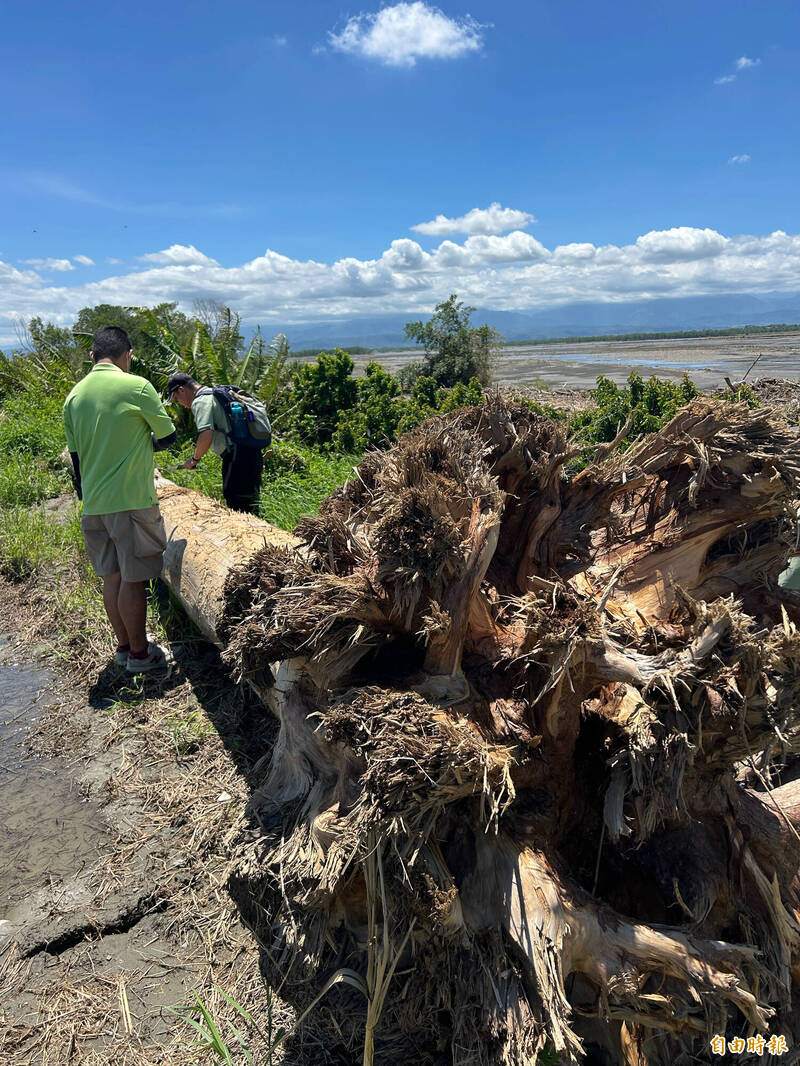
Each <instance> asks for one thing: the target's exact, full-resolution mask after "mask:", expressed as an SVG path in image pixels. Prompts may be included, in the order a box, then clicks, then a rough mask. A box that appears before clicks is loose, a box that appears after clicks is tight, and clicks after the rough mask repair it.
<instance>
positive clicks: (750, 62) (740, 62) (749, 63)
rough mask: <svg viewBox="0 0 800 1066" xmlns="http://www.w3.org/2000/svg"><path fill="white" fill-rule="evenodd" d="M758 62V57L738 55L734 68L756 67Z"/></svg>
mask: <svg viewBox="0 0 800 1066" xmlns="http://www.w3.org/2000/svg"><path fill="white" fill-rule="evenodd" d="M760 62H761V60H760V59H750V58H749V57H748V56H739V58H738V59H737V60H736V69H737V70H747V68H748V67H757V66H758V64H759V63H760Z"/></svg>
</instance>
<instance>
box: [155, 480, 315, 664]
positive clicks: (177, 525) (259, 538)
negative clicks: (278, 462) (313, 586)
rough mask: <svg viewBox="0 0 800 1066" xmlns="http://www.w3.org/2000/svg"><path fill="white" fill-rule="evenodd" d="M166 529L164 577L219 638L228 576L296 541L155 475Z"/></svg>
mask: <svg viewBox="0 0 800 1066" xmlns="http://www.w3.org/2000/svg"><path fill="white" fill-rule="evenodd" d="M156 492H157V494H158V503H159V506H160V508H161V513H162V515H163V516H164V525H165V527H166V532H167V548H166V551H165V552H164V572H163V575H162V576H163V578H164V581H166V583H167V584H168V585H169V587H170V590H171V591H172V593H173V595H174V596H175V597H176V599H177V600H178V601H179V603H180V604H181V606H182V607H183V608H184V610H185V611H186V613H187V614H188V615H189V617H190V618H191V619H192V621H193V622H194V623H195V625H196V626H197V627H198V629H199V630H200V632H201V633H203V634H204V636H206V637H208V639H209V640H212V641H214V642H216V643H219V642H220V629H223V628H224V627H223V626H222V624H221V623H222V614H223V605H224V597H223V589H224V586H225V582H226V580H227V578H228V574H229V573H230V572H231V571H232V570H235V569H237V568H238V567H241V566H244V565H245V564H246V563H247V562H248V560H249V559H251V558H252V556H253V555H254V554H255V553H256V552H257V551H258V550H259V548H263V547H265V546H266V545H275V546H284V545H285V546H289V547H291V546H293V545H295V544H297V543H298V542H297V540H296V539H295V538H294V537H293V536H292V535H291V534H290V533H286V532H284V530H282V529H276V528H275V526H271V525H269V523H267V522H262V521H261V520H260V519H258V518H254V517H253V516H252V515H248V514H242V513H241V512H239V511H230V510H229V509H228V508H227V507H223V506H222V505H221V504H218V503H216V502H215V501H214V500H212V499H210V498H209V497H208V496H205V495H203V493H201V492H195V491H194V489H187V488H182V487H181V486H179V485H176V484H175V483H174V482H172V481H169V480H168V479H167V478H164V477H156Z"/></svg>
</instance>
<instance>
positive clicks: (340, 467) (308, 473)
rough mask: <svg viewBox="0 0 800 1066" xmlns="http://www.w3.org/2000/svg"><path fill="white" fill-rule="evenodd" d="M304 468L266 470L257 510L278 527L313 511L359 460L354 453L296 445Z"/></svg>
mask: <svg viewBox="0 0 800 1066" xmlns="http://www.w3.org/2000/svg"><path fill="white" fill-rule="evenodd" d="M296 452H297V454H298V455H299V456H300V457H301V458H302V460H303V461H304V462H305V464H306V466H305V469H304V468H303V467H302V466H300V464H298V468H296V469H294V470H291V469H283V470H269V469H268V470H267V471H265V475H264V484H263V487H262V490H261V507H260V514H261V517H262V518H263V519H265V520H266V521H267V522H270V523H271V524H272V525H274V526H279V527H280V528H281V529H289V530H291V529H294V527H295V526H296V525H297V523H298V522H299V521H300V519H301V518H303V517H304V516H306V515H313V514H316V513H317V511H318V510H319V505H320V504H321V503H322V501H323V500H324V499H325V497H326V496H329V495H330V494H331V493H332V492H333V490H334V489H335V488H338V487H339V485H343V484H344V483H345V481H347V479H348V478H349V477H350V476H351V474H352V470H353V467H354V466H355V465H356V464H357V463H358V462H359V461H360V456H357V455H336V454H330V453H327V452H322V451H315V450H313V449H311V448H302V447H298V448H297V449H296Z"/></svg>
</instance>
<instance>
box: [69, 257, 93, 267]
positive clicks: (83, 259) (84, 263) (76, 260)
mask: <svg viewBox="0 0 800 1066" xmlns="http://www.w3.org/2000/svg"><path fill="white" fill-rule="evenodd" d="M72 261H73V263H80V265H81V266H85V267H93V266H94V259H90V258H89V256H88V255H73V257H72Z"/></svg>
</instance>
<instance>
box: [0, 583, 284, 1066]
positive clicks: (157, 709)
mask: <svg viewBox="0 0 800 1066" xmlns="http://www.w3.org/2000/svg"><path fill="white" fill-rule="evenodd" d="M55 630H56V625H55V620H54V619H53V617H52V613H51V609H50V608H49V606H48V597H47V594H46V592H45V591H37V590H36V589H33V588H26V587H20V586H13V585H9V584H7V583H5V582H0V632H4V633H8V634H13V636H12V637H11V638H10V640H9V642H8V643H7V644H6V646H5V658H6V661H14V660H16V661H18V662H30V661H31V660H32V657H33V656H34V655H35V654H36V653H38V656H39V659H40V661H41V659H42V656H43V654H44V653H45V652H46V651H47V650H48V649H49V650H50V651H51V654H49V655H46V656H45V658H46V659H47V661H48V664H49V665H50V667H51V669H52V670H53V673H55V674H56V676H57V677H58V678H59V680H58V681H57V682H56V683H55V684H54V685H53V686H52V688H51V691H50V694H49V706H48V708H47V710H46V711H45V713H44V714H43V716H42V718H41V719H40V721H39V722H38V723H37V724H36V726H35V727H34V729H33V732H32V734H31V735H29V739H28V744H29V748H30V749H32V751H33V752H34V753H37V754H40V755H44V756H47V757H48V758H51V759H52V758H55V759H56V760H57V763H56V764H51V765H57V766H58V767H60V773H59V776H60V777H61V778H62V779H66V780H69V781H70V782H71V783H72V786H73V788H74V789H75V790H77V791H78V792H79V793H80V794H81V795H82V796H83V797H84V798H85V799H86V800H87V801H88V802H89V803H90V804H91V805H92V809H93V810H94V811H95V817H96V818H97V819H98V820H99V821H101V822H102V827H103V829H104V832H103V833H102V835H101V837H100V840H101V843H100V845H99V847H98V849H97V853H96V861H94V862H90V863H85V860H84V861H78V860H77V859H76V863H75V868H74V870H73V871H72V872H71V873H69V874H67V875H66V876H64V877H54V876H49V877H43V878H41V883H40V884H39V885H38V887H36V888H35V890H33V891H31V892H29V893H28V894H27V896H26V898H25V899H24V900H22V901H19V900H18V901H17V902H16V903H14V904H13V906H12V908H11V910H6V911H5V913H3V912H2V911H0V919H2V920H3V924H2V925H0V1061H2V1062H3V1064H4V1066H48V1064H51V1063H53V1064H55V1063H59V1064H61V1063H87V1064H92V1066H106V1064H108V1066H111V1064H112V1063H113V1064H114V1066H125V1064H128V1063H130V1064H134V1063H135V1064H136V1066H161V1064H166V1063H170V1064H174V1063H177V1062H179V1063H181V1064H183V1063H190V1062H194V1061H200V1058H201V1057H202V1058H203V1059H204V1060H206V1061H207V1053H205V1054H204V1055H202V1056H201V1053H200V1052H199V1051H198V1050H196V1049H195V1050H190V1049H188V1046H187V1045H188V1044H194V1043H196V1041H194V1040H192V1036H196V1034H193V1033H192V1031H191V1030H190V1029H189V1028H188V1026H186V1025H185V1024H184V1023H182V1022H181V1021H180V1020H179V1019H178V1018H177V1017H176V1016H175V1015H174V1014H173V1013H171V1012H170V1011H169V1010H168V1008H169V1007H173V1006H179V1005H187V1004H191V1003H192V1002H193V990H195V989H196V990H197V991H198V992H199V993H200V995H201V996H202V998H203V1000H204V1002H206V1003H207V1004H208V1005H209V1007H210V1008H211V1009H212V1011H214V1013H215V1015H216V1016H217V1017H218V1018H219V1019H220V1020H221V1022H223V1023H224V1018H225V1017H227V1018H231V1017H236V1015H235V1012H233V1011H232V1009H231V1008H230V1007H229V1005H228V1004H227V1003H226V1002H225V1000H224V998H223V997H222V996H221V995H220V994H219V992H218V991H217V990H216V988H217V986H219V987H220V988H222V989H223V990H224V991H226V992H227V993H228V994H229V995H232V996H233V997H234V998H235V999H236V1000H237V1001H238V1002H239V1003H241V1004H242V1005H244V1006H246V1007H247V1008H249V1009H250V1010H251V1011H252V1012H253V1013H254V1014H255V1016H256V1017H257V1018H259V1019H260V1020H261V1021H262V1022H265V1021H266V1018H267V1015H268V1013H269V1010H270V1009H272V1010H273V1012H274V1013H275V1014H276V1021H277V1015H279V1014H283V1015H284V1021H285V1020H287V1018H286V1012H285V1010H284V1009H283V1008H281V1007H280V1005H279V1003H278V1001H277V998H276V997H273V996H271V995H270V994H269V993H268V992H267V991H266V990H265V988H264V986H263V984H262V982H261V979H260V975H259V970H258V953H257V950H256V947H255V944H254V941H253V938H252V936H251V934H250V933H249V931H248V930H247V929H246V928H245V927H244V925H243V924H242V922H241V920H240V918H239V915H238V912H237V911H236V908H235V906H234V904H233V903H232V901H231V899H230V897H229V896H228V893H227V891H226V888H225V879H226V867H227V861H228V857H229V856H228V842H229V840H230V839H231V837H232V834H233V831H234V827H235V826H236V825H237V823H238V822H239V820H240V819H241V818H242V817H243V812H244V810H245V807H246V804H247V799H248V795H249V791H250V789H249V784H248V781H249V775H250V773H251V772H252V770H253V766H254V764H255V763H256V762H257V760H258V759H259V758H260V756H261V755H263V754H264V753H265V752H266V751H267V750H268V749H269V747H270V745H271V741H272V732H271V730H272V724H271V722H270V720H269V719H267V718H266V717H265V716H264V715H263V712H258V711H255V712H254V711H253V708H252V707H251V705H250V704H249V703H248V700H247V698H246V695H245V693H244V692H243V691H242V690H241V689H240V688H239V687H238V686H236V685H234V684H233V682H232V681H231V680H230V678H229V676H228V675H227V673H226V672H225V670H224V669H223V668H222V667H221V664H220V662H219V657H218V654H217V652H216V650H215V649H214V648H213V647H212V646H210V645H208V644H207V643H205V642H203V641H195V642H192V640H191V639H189V640H187V639H186V638H185V634H184V635H182V639H180V641H179V642H178V643H176V644H175V645H174V646H173V647H174V651H175V655H176V666H175V667H174V668H173V670H172V671H171V673H170V674H169V676H167V677H163V676H162V677H161V678H154V677H150V678H147V679H145V680H144V681H143V682H140V683H137V682H136V681H132V680H131V679H130V678H129V677H128V676H127V675H125V674H124V672H123V671H120V670H119V668H117V667H114V666H113V664H111V662H110V654H109V647H110V644H109V645H106V646H105V647H104V648H102V649H100V648H96V649H95V653H96V657H95V658H94V661H92V658H91V657H90V656H89V655H87V654H86V649H85V648H83V647H81V642H80V641H75V642H73V646H72V648H71V649H68V654H69V655H71V656H73V655H74V658H71V659H66V658H64V656H63V649H62V653H61V655H60V657H59V661H57V662H54V657H53V655H52V649H53V648H54V647H55V646H56V645H55V643H54V640H53V638H54V634H55ZM176 639H177V638H176ZM58 646H59V647H61V645H60V644H59V645H58ZM51 843H52V842H51ZM62 843H63V849H64V850H65V852H66V853H67V854H68V853H69V849H70V836H69V833H68V832H65V834H64V839H63V842H62ZM36 846H37V841H36V834H35V832H34V833H33V835H32V837H31V840H30V847H31V848H35V847H36ZM62 868H67V869H68V868H69V863H66V864H63V863H62ZM270 1000H271V1001H272V1007H271V1008H270ZM237 1020H238V1027H239V1028H240V1029H246V1028H247V1026H245V1025H244V1023H243V1021H242V1019H241V1017H238V1019H237ZM227 1032H228V1034H230V1030H227ZM229 1038H230V1035H229ZM252 1039H253V1041H254V1043H253V1045H252V1046H253V1050H254V1051H255V1050H256V1047H257V1044H258V1038H257V1037H256V1036H255V1034H253V1037H252ZM233 1042H234V1044H235V1040H234V1041H233ZM262 1050H263V1049H262ZM279 1054H280V1053H278V1054H276V1056H275V1061H277V1060H278V1057H279ZM262 1061H264V1062H267V1061H272V1060H271V1059H267V1058H266V1056H265V1055H264V1056H262Z"/></svg>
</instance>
